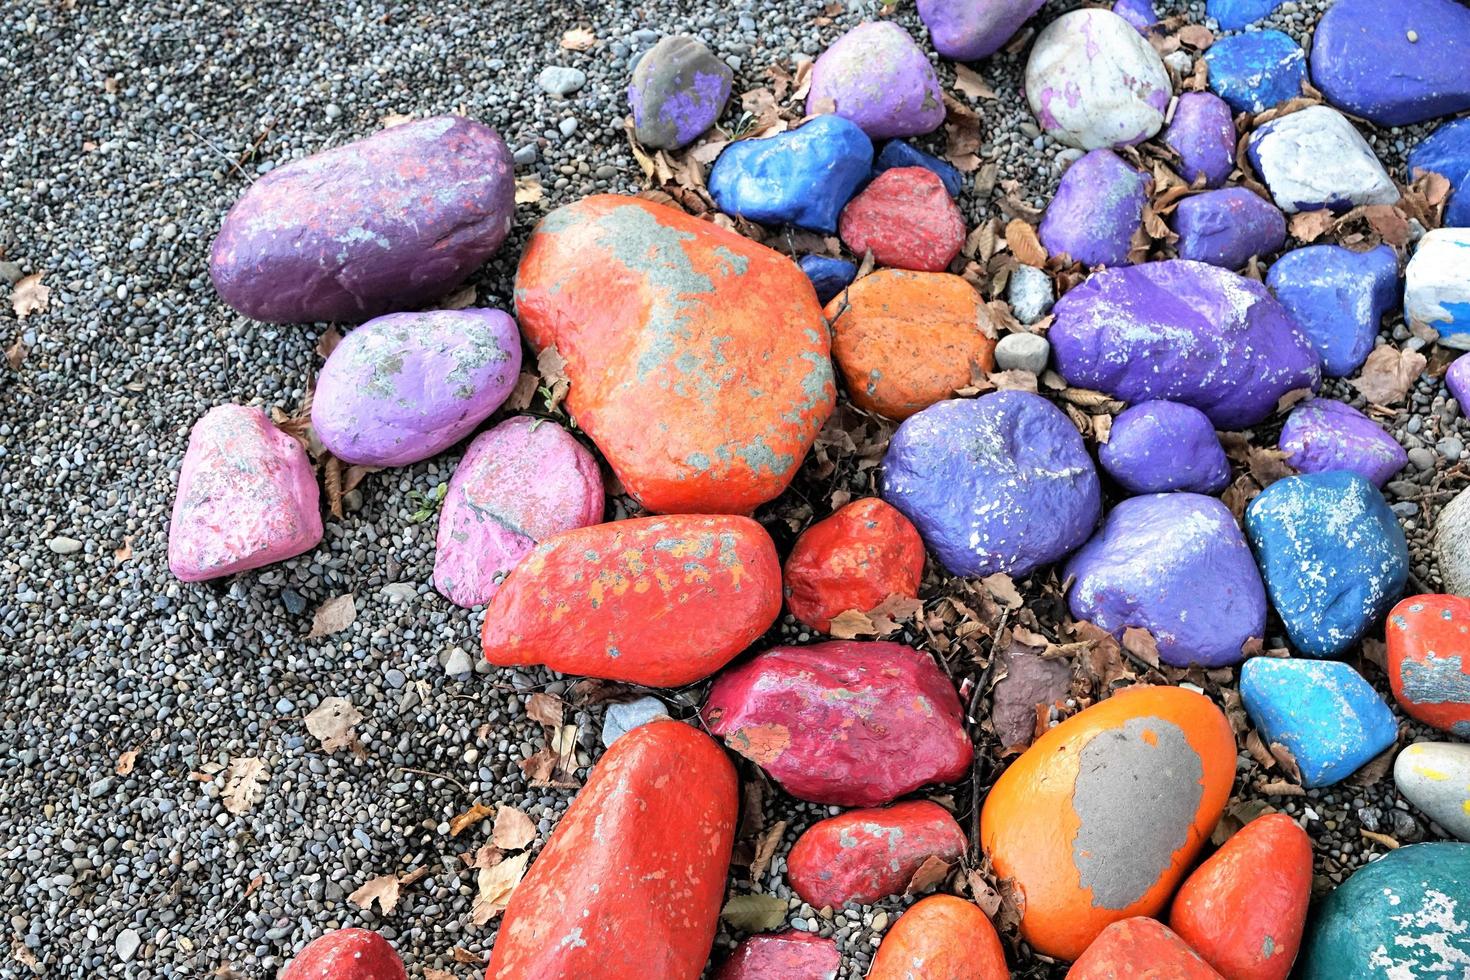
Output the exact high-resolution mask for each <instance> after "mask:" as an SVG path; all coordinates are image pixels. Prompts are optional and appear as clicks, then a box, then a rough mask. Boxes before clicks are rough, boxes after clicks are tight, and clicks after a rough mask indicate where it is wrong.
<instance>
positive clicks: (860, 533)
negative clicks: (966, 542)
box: [785, 497, 924, 633]
mask: <svg viewBox="0 0 1470 980" xmlns="http://www.w3.org/2000/svg"><path fill="white" fill-rule="evenodd" d="M923 578H924V539H923V538H921V537H919V532H918V530H916V529H915V528H914V526H913V525H912V524H910V523H909V519H908V518H907V517H904V516H903V515H902V514H900V513H899V512H898V510H897V509H896V508H894V507H893V506H891V505H889V504H886V503H884V502H883V501H882V500H881V499H879V498H878V497H865V498H863V499H862V500H854V501H853V502H852V503H850V504H848V505H847V506H845V507H843V508H841V509H840V510H838V511H837V512H835V513H834V514H833V515H832V516H831V517H828V518H827V519H826V520H823V521H818V522H817V523H816V524H813V525H812V526H811V527H809V528H807V529H806V530H805V531H803V532H802V534H801V537H799V538H797V539H796V545H795V546H794V547H793V548H792V549H791V555H790V557H788V558H787V559H786V575H785V581H786V585H785V591H786V606H787V608H788V609H790V610H791V615H793V616H795V617H796V618H797V619H799V620H801V621H802V622H803V623H805V624H806V625H808V626H810V627H811V628H812V629H814V630H820V631H822V632H823V633H825V632H827V630H828V629H829V628H830V627H831V625H832V617H834V616H836V615H837V614H838V613H843V612H846V611H848V610H849V609H856V610H857V611H858V612H867V611H868V610H870V609H872V608H874V607H875V606H877V605H879V604H881V603H882V602H883V600H884V599H887V598H888V597H889V596H890V595H901V596H907V597H909V598H911V599H912V598H915V597H916V596H918V594H919V582H920V581H922V580H923Z"/></svg>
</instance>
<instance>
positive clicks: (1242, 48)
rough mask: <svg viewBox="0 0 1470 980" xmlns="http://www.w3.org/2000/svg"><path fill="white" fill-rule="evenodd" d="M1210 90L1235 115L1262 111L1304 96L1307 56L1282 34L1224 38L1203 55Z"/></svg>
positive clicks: (1266, 33) (1298, 46)
mask: <svg viewBox="0 0 1470 980" xmlns="http://www.w3.org/2000/svg"><path fill="white" fill-rule="evenodd" d="M1204 59H1205V62H1206V63H1207V64H1208V65H1209V66H1210V91H1211V92H1214V93H1215V94H1216V95H1218V96H1219V97H1220V98H1222V99H1224V100H1225V101H1226V102H1228V103H1229V104H1230V108H1232V109H1234V110H1235V111H1236V112H1262V111H1264V110H1266V109H1269V108H1271V107H1272V106H1275V105H1280V104H1281V103H1283V102H1285V101H1287V100H1288V99H1294V98H1296V97H1297V96H1298V95H1301V94H1302V82H1304V81H1306V80H1307V53H1306V52H1305V51H1303V50H1302V49H1301V45H1299V44H1297V43H1296V42H1295V41H1293V40H1292V39H1291V37H1290V36H1289V35H1286V34H1283V33H1281V32H1280V31H1254V32H1252V33H1250V34H1236V35H1234V36H1233V37H1222V38H1220V40H1218V41H1216V42H1215V43H1214V44H1212V45H1210V49H1209V50H1208V51H1206V52H1205V54H1204Z"/></svg>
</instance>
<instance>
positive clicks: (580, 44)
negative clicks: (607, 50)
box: [561, 27, 597, 51]
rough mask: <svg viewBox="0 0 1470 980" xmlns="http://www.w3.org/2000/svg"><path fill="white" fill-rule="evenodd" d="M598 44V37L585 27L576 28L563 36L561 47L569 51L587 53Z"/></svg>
mask: <svg viewBox="0 0 1470 980" xmlns="http://www.w3.org/2000/svg"><path fill="white" fill-rule="evenodd" d="M596 43H597V35H596V34H593V33H592V32H591V31H589V30H587V28H585V27H574V28H572V29H571V30H569V31H567V32H566V33H565V34H563V35H562V36H561V46H562V47H564V48H566V49H567V50H568V51H586V50H587V49H588V48H590V47H592V45H594V44H596Z"/></svg>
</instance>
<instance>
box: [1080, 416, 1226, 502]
mask: <svg viewBox="0 0 1470 980" xmlns="http://www.w3.org/2000/svg"><path fill="white" fill-rule="evenodd" d="M1097 461H1098V462H1099V463H1100V464H1102V468H1103V470H1104V471H1105V472H1106V473H1107V474H1108V475H1109V476H1111V477H1112V478H1113V479H1114V480H1116V481H1117V482H1118V485H1119V486H1121V487H1122V488H1123V489H1124V490H1127V491H1128V492H1129V493H1164V492H1166V491H1169V490H1186V491H1190V492H1193V493H1211V494H1213V493H1219V492H1220V491H1221V490H1224V489H1225V487H1226V486H1228V485H1229V484H1230V461H1229V460H1228V459H1226V458H1225V449H1224V447H1222V446H1221V445H1220V440H1219V438H1217V437H1216V435H1215V427H1214V426H1213V425H1212V424H1210V417H1209V416H1208V415H1206V414H1205V413H1204V412H1201V411H1200V410H1199V409H1197V408H1191V407H1190V406H1188V405H1181V404H1179V403H1178V402H1164V401H1148V402H1139V403H1138V404H1137V405H1133V406H1131V407H1129V408H1125V409H1124V410H1123V411H1122V412H1120V413H1119V414H1118V417H1117V418H1116V419H1114V420H1113V429H1112V433H1111V434H1110V435H1109V436H1108V441H1107V442H1105V443H1103V444H1102V445H1101V446H1099V447H1098V450H1097Z"/></svg>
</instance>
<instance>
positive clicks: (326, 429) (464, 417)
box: [311, 309, 521, 466]
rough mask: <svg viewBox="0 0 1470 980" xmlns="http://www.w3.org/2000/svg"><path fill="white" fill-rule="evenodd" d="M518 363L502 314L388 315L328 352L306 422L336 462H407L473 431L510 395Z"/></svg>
mask: <svg viewBox="0 0 1470 980" xmlns="http://www.w3.org/2000/svg"><path fill="white" fill-rule="evenodd" d="M520 370H521V335H520V331H518V330H517V329H516V322H515V320H513V319H511V318H510V315H509V314H506V313H502V312H501V311H499V310H478V309H476V310H430V311H427V312H424V313H391V314H389V315H388V316H381V317H378V318H377V319H375V320H370V321H368V322H367V323H364V324H363V325H362V326H360V327H358V328H357V329H356V330H353V331H352V332H351V333H349V334H348V335H347V336H346V337H343V338H342V341H341V342H340V343H339V344H338V345H337V347H336V349H335V350H333V351H332V353H331V354H330V355H329V356H328V357H327V362H326V364H324V365H322V373H321V377H320V378H318V379H317V385H316V394H315V395H314V396H313V398H312V402H311V425H312V428H314V429H315V430H316V434H317V436H318V437H319V438H320V439H321V441H322V445H324V446H326V447H327V450H328V451H329V452H331V454H332V455H333V456H336V457H337V458H338V459H340V460H343V461H344V462H347V463H359V464H361V465H363V466H406V465H408V464H409V463H416V462H418V461H419V460H421V459H428V458H429V457H430V456H434V455H437V454H438V453H440V452H442V451H443V450H445V449H448V448H449V447H450V446H452V445H454V444H455V443H456V442H459V441H460V440H461V439H463V438H464V437H465V436H467V435H469V434H470V433H471V432H473V431H474V429H475V426H477V425H479V424H480V423H481V422H483V421H484V420H485V419H487V418H489V417H490V416H491V415H492V414H493V413H494V412H495V410H496V409H497V408H499V407H500V406H501V404H502V403H504V402H505V399H506V398H507V397H509V395H510V392H511V389H512V388H514V387H515V384H516V379H517V378H518V377H520Z"/></svg>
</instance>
